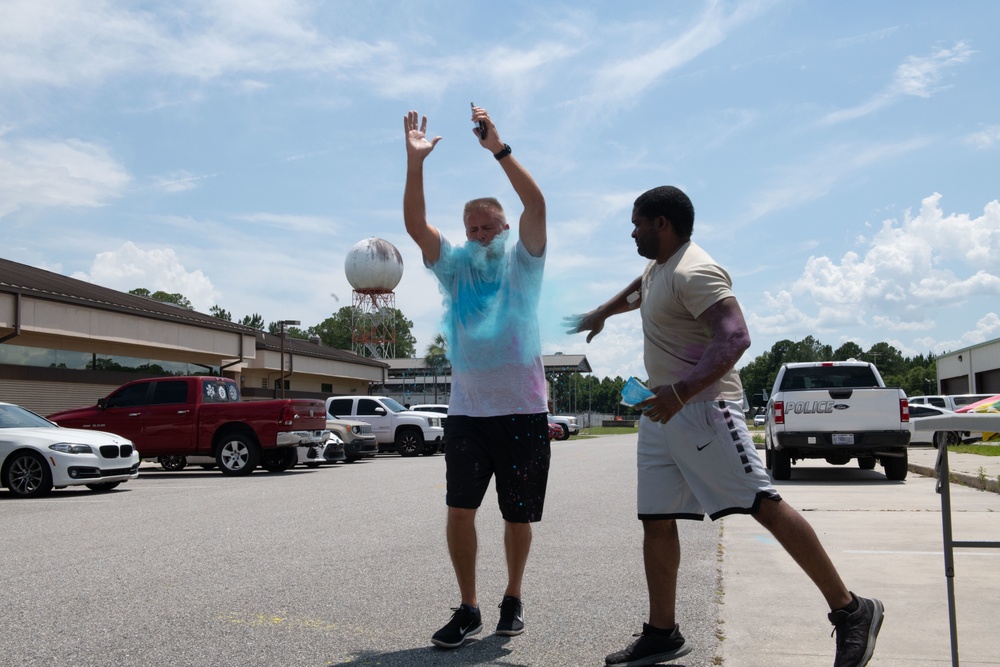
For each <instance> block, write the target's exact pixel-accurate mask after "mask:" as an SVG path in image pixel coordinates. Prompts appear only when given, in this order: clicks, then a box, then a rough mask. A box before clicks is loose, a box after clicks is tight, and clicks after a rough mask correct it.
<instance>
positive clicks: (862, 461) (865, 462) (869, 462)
mask: <svg viewBox="0 0 1000 667" xmlns="http://www.w3.org/2000/svg"><path fill="white" fill-rule="evenodd" d="M858 467H859V468H861V469H862V470H875V457H874V456H859V457H858Z"/></svg>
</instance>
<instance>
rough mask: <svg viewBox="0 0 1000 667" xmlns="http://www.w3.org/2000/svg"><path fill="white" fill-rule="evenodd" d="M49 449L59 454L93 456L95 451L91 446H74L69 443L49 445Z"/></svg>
mask: <svg viewBox="0 0 1000 667" xmlns="http://www.w3.org/2000/svg"><path fill="white" fill-rule="evenodd" d="M49 449H52V450H54V451H57V452H62V453H63V454H93V453H94V450H93V449H92V448H91V447H90V445H74V444H72V443H69V442H57V443H56V444H54V445H49Z"/></svg>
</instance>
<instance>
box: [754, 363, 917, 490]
mask: <svg viewBox="0 0 1000 667" xmlns="http://www.w3.org/2000/svg"><path fill="white" fill-rule="evenodd" d="M754 402H755V403H756V404H757V406H758V407H760V406H762V405H763V404H764V398H763V397H761V396H758V397H755V401H754ZM766 406H767V423H766V426H765V428H764V457H765V464H766V465H767V467H768V468H769V469H770V470H771V475H772V476H773V477H774V479H776V480H785V479H789V478H790V477H791V475H792V464H793V463H795V462H797V461H801V460H804V459H825V460H826V461H827V462H829V463H832V464H836V465H843V464H845V463H848V462H849V461H850V460H851V459H857V461H858V466H859V467H860V468H861V469H863V470H871V469H873V468H874V467H875V464H876V463H881V464H882V467H883V468H884V469H885V476H886V478H887V479H890V480H902V479H905V478H906V472H907V456H906V448H907V446H908V445H909V444H910V429H909V427H908V422H909V421H910V412H909V404H908V401H907V398H906V394H905V393H904V392H903V390H902V389H899V388H898V387H886V386H885V383H884V382H883V380H882V376H881V375H880V374H879V372H878V369H876V368H875V366H874V365H873V364H870V363H867V362H863V361H855V360H849V361H822V362H801V363H787V364H783V365H782V366H781V368H780V369H779V370H778V375H777V377H776V378H775V380H774V386H773V388H772V390H771V393H770V396H769V397H768V398H767V399H766Z"/></svg>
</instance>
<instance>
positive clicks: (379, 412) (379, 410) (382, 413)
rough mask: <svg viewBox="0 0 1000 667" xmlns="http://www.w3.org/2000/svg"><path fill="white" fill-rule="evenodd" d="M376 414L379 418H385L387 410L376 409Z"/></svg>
mask: <svg viewBox="0 0 1000 667" xmlns="http://www.w3.org/2000/svg"><path fill="white" fill-rule="evenodd" d="M375 414H377V415H378V416H379V417H385V408H375Z"/></svg>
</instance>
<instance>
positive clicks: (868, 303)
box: [748, 193, 1000, 335]
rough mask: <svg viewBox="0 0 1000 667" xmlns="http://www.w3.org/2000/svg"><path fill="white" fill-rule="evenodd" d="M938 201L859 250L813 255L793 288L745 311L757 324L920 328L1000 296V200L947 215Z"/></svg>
mask: <svg viewBox="0 0 1000 667" xmlns="http://www.w3.org/2000/svg"><path fill="white" fill-rule="evenodd" d="M940 200H941V195H939V194H936V193H935V194H934V195H931V196H929V197H927V198H925V199H924V200H923V201H922V202H921V209H920V213H919V214H918V215H917V216H915V217H911V216H910V215H909V214H907V215H906V216H905V217H904V218H903V219H902V220H893V219H890V220H886V221H884V222H883V223H882V227H881V228H880V229H879V231H878V232H877V233H876V234H875V235H874V236H873V237H872V238H871V239H870V240H865V241H863V242H864V243H865V244H867V248H864V249H863V250H862V252H860V253H859V252H854V251H850V252H847V253H845V254H844V255H843V256H841V258H840V259H839V260H835V259H831V258H829V257H826V256H813V257H810V258H809V260H808V261H807V262H806V265H805V267H803V270H802V274H801V275H800V276H799V278H798V279H796V280H795V281H793V283H792V285H791V287H790V288H789V289H788V290H786V291H782V292H780V293H778V294H777V295H776V296H772V295H771V294H770V293H767V294H765V298H764V308H763V309H762V311H763V312H759V313H754V314H752V315H751V316H750V317H748V322H750V323H751V325H752V327H753V330H755V331H759V332H761V333H766V334H775V335H782V334H788V333H790V332H798V331H825V330H836V329H849V328H851V327H862V326H874V327H876V328H884V329H888V330H892V331H919V330H926V329H930V328H932V327H934V326H937V325H938V324H939V323H938V322H937V317H935V316H934V315H935V314H938V316H941V315H940V313H941V312H942V311H940V308H945V307H947V308H953V307H958V306H961V305H962V304H964V303H966V302H968V301H970V300H974V299H980V298H983V297H989V298H991V299H992V298H996V297H998V296H1000V269H998V268H997V267H1000V203H998V202H997V201H992V202H990V203H988V204H987V205H986V206H985V207H984V210H983V214H982V215H981V216H978V217H975V218H973V217H971V216H969V215H968V214H961V213H952V214H947V215H946V214H945V213H944V211H943V210H942V209H941V207H940ZM810 311H812V312H810Z"/></svg>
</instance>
